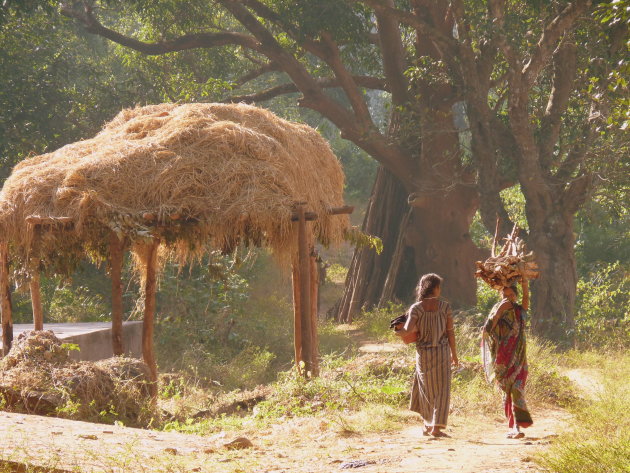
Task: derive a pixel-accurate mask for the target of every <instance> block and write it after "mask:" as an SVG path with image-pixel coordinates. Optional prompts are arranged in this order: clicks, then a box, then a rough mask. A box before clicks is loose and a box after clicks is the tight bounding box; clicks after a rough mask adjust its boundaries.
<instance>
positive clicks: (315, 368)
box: [310, 235, 319, 376]
mask: <svg viewBox="0 0 630 473" xmlns="http://www.w3.org/2000/svg"><path fill="white" fill-rule="evenodd" d="M312 239H313V238H312V235H311V241H312ZM310 270H311V277H310V279H311V310H310V313H311V353H312V355H311V365H312V369H311V371H312V373H313V376H319V340H318V336H317V320H318V313H317V294H318V292H319V271H318V268H317V253H316V251H315V248H313V247H312V249H311V251H310Z"/></svg>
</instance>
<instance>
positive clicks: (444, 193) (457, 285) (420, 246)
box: [336, 97, 483, 323]
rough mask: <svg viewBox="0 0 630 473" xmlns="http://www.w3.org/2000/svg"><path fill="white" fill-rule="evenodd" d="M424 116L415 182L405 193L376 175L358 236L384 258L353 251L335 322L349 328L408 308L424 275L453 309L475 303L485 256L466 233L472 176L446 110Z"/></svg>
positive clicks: (472, 208) (473, 201)
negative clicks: (363, 317) (391, 306)
mask: <svg viewBox="0 0 630 473" xmlns="http://www.w3.org/2000/svg"><path fill="white" fill-rule="evenodd" d="M428 100H430V101H435V102H436V103H441V102H440V100H437V99H436V98H435V97H429V98H428ZM429 112H430V111H428V110H427V111H425V113H424V114H423V115H424V116H425V118H423V119H422V120H420V123H419V124H418V127H419V129H420V135H421V142H422V143H421V146H420V153H419V156H418V157H417V158H416V161H417V171H416V173H415V175H413V176H409V179H407V180H406V182H405V183H404V184H405V185H404V186H403V183H401V182H400V181H399V180H398V179H396V178H395V177H394V176H393V175H392V174H390V173H389V172H388V171H387V170H385V169H384V168H379V171H378V174H377V177H376V181H375V183H374V188H373V189H372V196H371V197H370V202H369V204H368V208H367V211H366V215H365V219H364V221H363V227H362V230H363V231H364V232H365V233H368V234H370V235H374V236H378V237H379V238H381V240H382V242H383V252H382V253H381V254H380V255H377V254H376V253H375V252H374V250H372V249H364V248H358V249H357V250H356V251H355V254H354V256H353V259H352V263H351V265H350V269H349V271H348V276H347V278H346V287H345V291H344V295H343V297H342V299H341V302H340V304H339V307H338V310H337V314H336V318H337V320H338V321H339V322H346V323H350V322H351V321H352V319H353V317H354V316H355V315H356V314H358V313H359V312H360V311H361V310H362V309H369V308H371V307H373V306H375V305H377V304H379V305H383V304H385V303H387V302H388V301H390V300H393V301H400V302H404V303H407V302H410V301H411V300H412V298H413V290H414V289H415V286H416V284H417V282H418V277H419V276H420V275H422V274H424V273H428V272H434V273H438V274H440V275H441V276H442V277H443V278H444V290H443V294H444V297H446V298H448V299H449V300H450V301H451V302H452V303H453V304H454V305H455V306H459V307H463V306H471V305H474V304H475V302H476V281H475V278H474V276H473V275H474V267H475V266H474V263H475V261H476V260H477V259H481V258H482V257H483V254H482V252H481V251H480V250H479V249H478V248H477V247H476V246H475V244H474V243H473V241H472V239H471V237H470V234H469V228H470V224H471V222H472V219H473V217H474V215H475V212H476V211H477V209H478V206H479V197H478V194H477V190H476V187H475V185H474V182H475V181H474V176H472V175H469V174H467V173H466V172H465V170H464V169H463V168H462V165H461V159H460V158H461V157H460V150H459V137H458V134H457V131H456V130H455V129H454V125H453V117H452V113H451V110H450V106H448V105H446V106H444V110H442V111H441V112H440V113H438V112H435V113H429ZM408 189H413V190H414V192H412V193H411V194H409V190H408Z"/></svg>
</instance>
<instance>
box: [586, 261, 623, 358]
mask: <svg viewBox="0 0 630 473" xmlns="http://www.w3.org/2000/svg"><path fill="white" fill-rule="evenodd" d="M577 290H578V294H577V308H578V309H577V316H576V342H577V344H578V346H579V347H580V348H597V347H600V348H613V349H621V348H624V347H626V348H627V347H628V346H629V345H630V343H629V342H630V312H629V311H628V306H630V271H629V268H628V267H627V266H624V265H622V264H620V263H619V262H616V263H612V264H600V265H596V266H594V267H593V269H592V270H591V272H590V273H589V274H588V275H587V277H586V278H583V279H581V280H580V281H579V282H578V287H577Z"/></svg>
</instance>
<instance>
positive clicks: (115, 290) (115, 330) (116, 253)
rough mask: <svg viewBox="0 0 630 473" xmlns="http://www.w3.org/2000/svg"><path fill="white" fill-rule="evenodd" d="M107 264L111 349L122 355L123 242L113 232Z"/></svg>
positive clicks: (115, 353) (117, 354)
mask: <svg viewBox="0 0 630 473" xmlns="http://www.w3.org/2000/svg"><path fill="white" fill-rule="evenodd" d="M109 265H110V276H111V278H112V351H113V353H114V355H116V356H119V355H122V354H123V353H124V352H125V350H124V346H123V337H122V318H123V302H122V279H121V275H122V266H123V242H122V241H121V240H120V238H118V235H116V234H115V233H114V232H112V234H111V235H110V240H109Z"/></svg>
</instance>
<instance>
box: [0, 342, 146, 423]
mask: <svg viewBox="0 0 630 473" xmlns="http://www.w3.org/2000/svg"><path fill="white" fill-rule="evenodd" d="M149 378H150V374H149V369H148V367H147V366H146V365H145V364H144V363H142V362H141V361H140V360H136V359H131V358H124V357H116V358H110V359H107V360H101V361H98V362H89V361H82V362H73V361H71V360H70V358H69V357H68V351H67V349H65V348H64V346H63V344H62V343H61V341H60V340H59V339H58V338H57V337H56V336H55V335H54V334H53V332H52V331H28V332H23V333H21V334H20V336H19V337H18V338H17V340H16V343H14V345H13V347H12V348H11V351H10V352H9V354H8V355H7V356H6V357H5V358H3V359H2V361H0V394H2V396H3V397H4V399H5V406H4V409H7V410H13V411H17V412H26V413H29V414H44V415H49V414H53V415H58V416H60V417H66V418H70V419H78V420H87V421H93V422H106V423H113V422H114V421H115V420H120V421H123V422H124V423H125V424H126V425H136V426H143V425H145V424H146V422H148V421H149V420H150V418H151V405H150V402H149V401H148V399H150V397H149V389H148V387H149Z"/></svg>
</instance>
